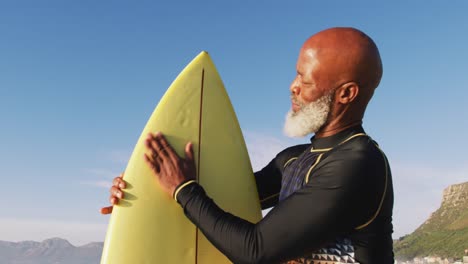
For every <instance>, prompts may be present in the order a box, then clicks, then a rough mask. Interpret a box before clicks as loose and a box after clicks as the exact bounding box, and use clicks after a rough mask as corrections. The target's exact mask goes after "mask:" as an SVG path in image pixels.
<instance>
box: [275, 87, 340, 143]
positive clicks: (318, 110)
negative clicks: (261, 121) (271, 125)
mask: <svg viewBox="0 0 468 264" xmlns="http://www.w3.org/2000/svg"><path fill="white" fill-rule="evenodd" d="M332 98H333V93H330V94H327V95H324V96H322V97H320V98H319V99H317V100H315V101H313V102H311V103H309V104H304V103H301V102H298V101H297V99H296V98H294V97H292V98H291V99H292V100H293V101H294V102H295V103H296V104H299V105H300V107H301V109H300V110H299V111H297V112H294V111H293V110H290V111H289V112H288V114H287V115H286V121H285V123H284V129H283V131H284V133H285V134H286V135H287V136H289V137H304V136H307V135H308V134H312V133H316V132H317V131H319V129H320V128H321V127H322V126H323V125H324V124H325V122H327V119H328V114H329V113H330V106H331V101H332Z"/></svg>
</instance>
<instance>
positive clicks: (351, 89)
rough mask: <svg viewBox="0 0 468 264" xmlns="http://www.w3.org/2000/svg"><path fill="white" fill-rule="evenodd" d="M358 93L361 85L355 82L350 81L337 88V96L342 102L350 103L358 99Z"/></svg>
mask: <svg viewBox="0 0 468 264" xmlns="http://www.w3.org/2000/svg"><path fill="white" fill-rule="evenodd" d="M358 94H359V85H358V84H357V83H355V82H348V83H345V84H343V85H341V87H340V88H338V89H337V90H336V94H335V98H336V100H337V101H338V102H340V103H342V104H349V103H351V102H352V101H354V100H356V98H357V96H358Z"/></svg>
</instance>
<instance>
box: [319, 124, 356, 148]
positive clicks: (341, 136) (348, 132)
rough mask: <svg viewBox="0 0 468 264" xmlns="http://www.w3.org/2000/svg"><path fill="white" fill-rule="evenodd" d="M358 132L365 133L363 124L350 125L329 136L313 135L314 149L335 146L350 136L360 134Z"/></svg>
mask: <svg viewBox="0 0 468 264" xmlns="http://www.w3.org/2000/svg"><path fill="white" fill-rule="evenodd" d="M358 133H364V129H363V128H362V126H361V125H357V126H354V127H350V128H348V129H345V130H343V131H341V132H338V133H337V134H335V135H333V136H329V137H323V138H315V136H313V137H312V138H311V139H310V142H311V143H312V148H313V149H327V148H333V147H334V146H336V145H338V144H340V143H341V142H343V141H344V140H346V139H347V138H349V137H350V136H352V135H355V134H358Z"/></svg>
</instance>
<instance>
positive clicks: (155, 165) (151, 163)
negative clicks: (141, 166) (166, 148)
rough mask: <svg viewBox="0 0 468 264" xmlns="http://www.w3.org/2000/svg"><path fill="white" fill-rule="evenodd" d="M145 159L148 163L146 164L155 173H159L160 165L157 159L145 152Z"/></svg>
mask: <svg viewBox="0 0 468 264" xmlns="http://www.w3.org/2000/svg"><path fill="white" fill-rule="evenodd" d="M145 161H146V164H148V166H149V167H150V168H151V169H152V170H153V171H154V172H155V173H157V174H159V172H160V166H159V163H158V161H154V160H152V159H151V158H150V157H149V156H148V155H147V154H145Z"/></svg>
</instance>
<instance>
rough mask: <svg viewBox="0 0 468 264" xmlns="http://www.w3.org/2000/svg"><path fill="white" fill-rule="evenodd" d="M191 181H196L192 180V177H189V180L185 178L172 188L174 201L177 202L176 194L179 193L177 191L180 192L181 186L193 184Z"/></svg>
mask: <svg viewBox="0 0 468 264" xmlns="http://www.w3.org/2000/svg"><path fill="white" fill-rule="evenodd" d="M193 183H197V181H196V180H194V179H189V180H185V181H183V182H181V183H180V184H179V185H178V186H177V187H176V188H175V189H174V193H173V194H172V198H174V200H175V201H176V202H179V201H178V200H177V195H178V194H179V192H180V191H181V190H182V189H183V188H185V187H187V186H189V185H190V184H193Z"/></svg>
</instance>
